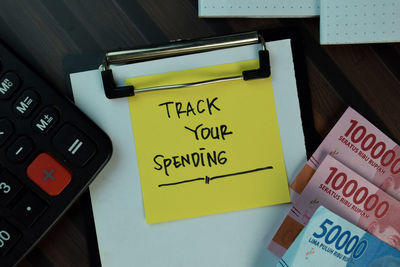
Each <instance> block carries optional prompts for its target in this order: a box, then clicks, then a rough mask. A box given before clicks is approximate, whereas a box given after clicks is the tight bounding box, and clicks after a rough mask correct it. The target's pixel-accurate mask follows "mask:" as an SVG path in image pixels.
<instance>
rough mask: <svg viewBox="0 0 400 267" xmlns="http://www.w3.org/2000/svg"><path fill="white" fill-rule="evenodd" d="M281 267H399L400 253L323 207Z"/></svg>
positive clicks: (288, 252) (312, 219) (302, 232)
mask: <svg viewBox="0 0 400 267" xmlns="http://www.w3.org/2000/svg"><path fill="white" fill-rule="evenodd" d="M277 266H279V267H289V266H324V267H330V266H332V267H341V266H352V267H396V266H400V252H399V251H398V250H396V249H394V248H392V247H390V246H388V245H387V244H385V243H383V242H382V241H380V240H379V239H377V238H376V237H374V236H372V235H370V234H368V233H367V232H365V231H364V230H362V229H360V228H359V227H357V226H355V225H353V224H352V223H350V222H348V221H347V220H345V219H343V218H342V217H340V216H338V215H336V214H335V213H333V212H331V211H329V210H328V209H326V208H324V207H322V206H320V207H319V208H318V209H317V211H316V212H315V213H314V215H313V216H312V217H311V220H310V221H309V222H308V224H307V226H306V227H305V228H304V229H303V230H302V231H301V233H300V234H299V235H298V237H297V238H296V240H295V241H294V243H293V244H292V245H291V246H290V248H289V249H288V250H287V251H286V253H285V255H284V256H283V257H282V259H281V260H280V261H279V263H278V264H277Z"/></svg>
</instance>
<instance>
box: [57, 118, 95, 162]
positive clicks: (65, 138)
mask: <svg viewBox="0 0 400 267" xmlns="http://www.w3.org/2000/svg"><path fill="white" fill-rule="evenodd" d="M53 144H54V146H55V148H56V149H57V151H58V152H60V153H61V154H62V155H63V156H64V157H66V158H67V159H68V160H69V161H71V162H72V163H73V164H75V165H78V166H80V167H82V166H84V165H85V164H86V163H87V162H88V161H89V160H90V159H91V158H92V157H93V155H94V154H95V153H96V145H95V144H94V143H93V141H92V140H90V138H89V137H88V136H87V135H86V134H84V133H83V132H82V131H80V130H78V129H77V128H76V127H75V126H72V125H71V124H66V125H64V126H63V127H62V128H61V129H60V130H59V131H58V132H57V134H56V135H55V136H54V138H53Z"/></svg>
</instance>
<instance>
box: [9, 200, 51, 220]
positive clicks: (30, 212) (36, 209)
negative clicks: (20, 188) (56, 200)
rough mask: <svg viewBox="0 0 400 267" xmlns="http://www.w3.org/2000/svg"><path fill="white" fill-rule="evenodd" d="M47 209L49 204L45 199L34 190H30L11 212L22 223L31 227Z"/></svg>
mask: <svg viewBox="0 0 400 267" xmlns="http://www.w3.org/2000/svg"><path fill="white" fill-rule="evenodd" d="M46 209H47V205H46V202H44V200H42V199H40V198H39V197H38V196H36V195H35V194H34V193H32V192H28V193H26V194H25V195H24V196H23V197H22V198H21V199H20V200H19V201H18V203H17V204H16V205H15V207H14V208H13V209H12V211H11V212H12V214H13V215H14V217H15V218H17V220H19V221H20V222H21V223H22V224H24V225H25V226H27V227H30V226H31V225H32V224H33V223H34V222H35V221H36V220H37V218H39V216H40V215H41V214H42V213H43V212H44V211H45V210H46Z"/></svg>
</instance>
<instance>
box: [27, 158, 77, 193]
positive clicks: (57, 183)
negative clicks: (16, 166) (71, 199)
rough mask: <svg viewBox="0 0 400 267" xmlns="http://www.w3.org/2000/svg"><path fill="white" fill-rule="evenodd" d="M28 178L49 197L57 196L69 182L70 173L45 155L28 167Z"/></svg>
mask: <svg viewBox="0 0 400 267" xmlns="http://www.w3.org/2000/svg"><path fill="white" fill-rule="evenodd" d="M27 175H28V177H29V178H30V179H31V180H32V181H33V182H35V184H37V185H38V186H39V187H40V188H41V189H42V190H43V191H45V192H46V193H47V194H49V195H50V196H57V195H58V194H60V193H61V192H62V191H63V190H64V188H65V187H66V186H67V185H68V184H69V183H70V182H71V173H70V172H69V171H68V170H67V169H66V168H65V167H64V166H62V165H61V164H60V163H59V162H58V161H57V160H55V159H54V158H53V157H52V156H50V155H49V154H47V153H42V154H39V155H38V156H37V157H36V159H35V160H34V161H32V163H31V164H30V165H29V166H28V169H27Z"/></svg>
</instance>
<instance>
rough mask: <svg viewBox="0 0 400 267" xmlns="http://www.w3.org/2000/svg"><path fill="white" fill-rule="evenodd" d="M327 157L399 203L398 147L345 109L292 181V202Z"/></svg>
mask: <svg viewBox="0 0 400 267" xmlns="http://www.w3.org/2000/svg"><path fill="white" fill-rule="evenodd" d="M328 154H330V155H331V156H333V157H334V158H335V159H337V160H339V161H340V162H342V163H344V164H346V166H348V167H350V168H351V169H353V170H354V171H356V172H357V173H359V174H360V175H362V176H363V177H364V178H366V179H367V180H369V181H370V182H372V183H373V184H375V185H376V186H378V187H380V188H382V189H383V190H384V191H386V192H387V193H388V194H389V195H391V196H393V197H394V198H396V199H398V200H400V146H399V145H397V144H396V143H395V142H393V141H392V140H391V139H390V138H389V137H387V136H386V135H385V134H384V133H382V132H381V131H380V130H379V129H378V128H376V127H375V126H374V125H373V124H371V123H370V122H369V121H368V120H366V119H365V118H364V117H362V116H361V115H360V114H358V113H357V112H356V111H354V110H353V109H352V108H350V107H349V108H348V109H347V110H346V112H345V113H344V114H343V115H342V117H341V118H340V119H339V121H338V122H337V123H336V125H335V126H334V127H333V128H332V130H331V131H330V132H329V134H328V135H327V136H326V137H325V139H324V141H323V142H322V143H321V145H320V146H319V147H318V149H317V150H316V151H315V152H314V154H313V155H312V156H311V158H310V159H309V160H308V162H307V163H306V165H305V166H304V167H303V169H302V170H301V172H300V173H299V174H298V175H297V177H296V178H295V179H294V180H293V182H292V184H291V185H290V188H291V196H292V202H296V199H297V198H298V196H299V194H301V192H302V191H303V189H304V187H305V186H306V185H307V183H308V181H309V180H310V179H311V176H312V175H313V174H314V172H315V170H316V169H317V168H318V166H319V165H320V163H321V162H322V160H323V159H324V158H325V156H326V155H328Z"/></svg>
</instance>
